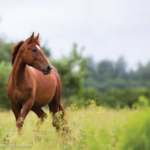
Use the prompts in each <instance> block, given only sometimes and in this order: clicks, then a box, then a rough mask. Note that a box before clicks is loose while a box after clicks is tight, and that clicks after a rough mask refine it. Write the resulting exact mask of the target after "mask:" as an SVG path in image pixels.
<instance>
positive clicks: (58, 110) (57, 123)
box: [48, 99, 68, 132]
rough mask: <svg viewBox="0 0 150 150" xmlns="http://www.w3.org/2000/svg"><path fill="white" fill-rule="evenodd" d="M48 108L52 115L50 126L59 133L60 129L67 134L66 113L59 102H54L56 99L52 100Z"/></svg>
mask: <svg viewBox="0 0 150 150" xmlns="http://www.w3.org/2000/svg"><path fill="white" fill-rule="evenodd" d="M48 106H49V110H50V113H52V115H53V118H52V124H53V126H54V127H55V128H56V130H57V131H59V130H60V129H62V130H63V131H65V132H68V127H67V120H66V119H67V118H66V112H65V110H64V109H63V108H62V106H61V104H60V102H58V101H56V99H53V100H52V101H51V102H50V103H49V104H48Z"/></svg>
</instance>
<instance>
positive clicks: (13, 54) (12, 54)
mask: <svg viewBox="0 0 150 150" xmlns="http://www.w3.org/2000/svg"><path fill="white" fill-rule="evenodd" d="M23 43H24V41H20V42H18V43H17V44H16V45H15V46H13V51H12V53H11V64H12V65H13V64H14V62H15V58H16V56H17V53H18V51H19V48H20V47H21V45H22V44H23Z"/></svg>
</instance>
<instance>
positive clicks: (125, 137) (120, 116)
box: [0, 103, 150, 150]
mask: <svg viewBox="0 0 150 150" xmlns="http://www.w3.org/2000/svg"><path fill="white" fill-rule="evenodd" d="M45 111H46V113H47V114H48V113H49V112H48V110H45ZM67 114H68V121H69V128H70V130H71V131H70V133H69V134H68V135H64V136H62V135H60V134H59V133H56V131H55V128H53V126H52V123H51V122H52V118H51V115H50V116H49V118H48V119H46V120H45V122H44V124H43V125H42V127H41V129H40V132H39V133H38V132H35V131H34V126H35V124H36V122H37V121H38V118H37V116H36V115H35V114H34V113H33V112H30V113H29V115H28V116H27V118H26V120H25V123H24V127H23V130H22V134H21V135H19V136H17V137H16V136H15V130H16V126H15V117H14V115H13V113H12V111H9V112H0V120H1V121H0V149H1V148H2V149H12V148H13V149H17V150H19V149H36V150H47V149H50V150H71V149H73V150H76V149H78V150H80V149H83V150H87V149H89V150H121V149H123V150H130V149H131V150H134V149H135V150H138V149H139V150H141V148H142V150H144V149H149V148H150V147H149V146H150V144H149V141H150V136H149V135H150V134H149V133H150V131H149V130H150V129H149V127H150V126H149V125H150V117H149V116H150V110H149V108H142V109H137V110H135V111H131V110H129V109H128V108H126V109H122V110H112V109H107V108H103V107H97V106H95V104H94V103H92V104H91V105H90V106H89V107H88V108H87V109H78V108H77V107H76V106H75V105H72V106H71V107H69V108H67Z"/></svg>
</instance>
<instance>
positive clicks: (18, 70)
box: [12, 55, 26, 86]
mask: <svg viewBox="0 0 150 150" xmlns="http://www.w3.org/2000/svg"><path fill="white" fill-rule="evenodd" d="M25 75H26V64H25V63H24V61H23V59H22V58H21V57H19V55H18V56H17V57H16V60H15V62H14V64H13V69H12V80H13V83H14V85H15V86H19V85H20V84H21V83H22V82H23V81H24V80H25V77H26V76H25Z"/></svg>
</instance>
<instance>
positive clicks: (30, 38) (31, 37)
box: [28, 32, 34, 44]
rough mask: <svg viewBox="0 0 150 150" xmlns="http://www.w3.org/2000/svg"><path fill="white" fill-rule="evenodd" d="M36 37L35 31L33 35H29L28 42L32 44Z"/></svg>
mask: <svg viewBox="0 0 150 150" xmlns="http://www.w3.org/2000/svg"><path fill="white" fill-rule="evenodd" d="M33 38H34V32H33V33H32V35H31V36H30V37H29V39H28V44H30V43H31V42H32V41H33Z"/></svg>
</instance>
